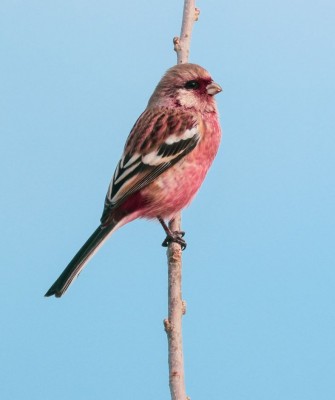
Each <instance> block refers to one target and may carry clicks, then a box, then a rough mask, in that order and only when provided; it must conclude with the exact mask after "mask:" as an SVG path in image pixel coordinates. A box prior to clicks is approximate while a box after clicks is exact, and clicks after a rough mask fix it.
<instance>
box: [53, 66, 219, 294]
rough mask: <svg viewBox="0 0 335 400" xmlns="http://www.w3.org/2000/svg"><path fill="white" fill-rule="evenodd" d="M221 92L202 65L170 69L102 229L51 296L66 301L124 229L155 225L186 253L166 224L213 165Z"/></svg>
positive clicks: (140, 127)
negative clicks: (142, 223) (84, 272)
mask: <svg viewBox="0 0 335 400" xmlns="http://www.w3.org/2000/svg"><path fill="white" fill-rule="evenodd" d="M221 91H222V88H221V86H220V85H219V84H218V83H216V82H214V81H213V79H212V78H211V76H210V74H209V73H208V72H207V71H206V70H205V69H204V68H203V67H201V66H200V65H197V64H192V63H185V64H177V65H175V66H173V67H172V68H170V69H168V70H167V72H166V73H165V74H164V75H163V77H162V78H161V80H160V81H159V83H158V85H157V87H156V88H155V90H154V92H153V94H152V95H151V97H150V99H149V102H148V104H147V107H146V109H145V110H144V112H143V113H142V114H141V115H140V117H139V118H138V119H137V121H136V122H135V124H134V126H133V128H132V129H131V131H130V134H129V136H128V139H127V140H126V143H125V147H124V151H123V154H122V156H121V158H120V160H119V162H118V164H117V166H116V169H115V172H114V175H113V178H112V180H111V183H110V185H109V187H108V190H107V194H106V198H105V202H104V208H103V213H102V216H101V219H100V224H99V226H98V228H97V229H96V230H95V231H94V232H93V234H92V235H91V236H90V237H89V239H88V240H87V241H86V242H85V244H84V245H83V246H82V247H81V249H80V250H79V251H78V252H77V254H76V255H75V256H74V257H73V259H72V260H71V261H70V263H69V264H68V266H67V267H66V268H65V270H64V271H63V272H62V274H61V275H60V276H59V278H58V279H57V280H56V281H55V283H54V284H53V285H52V286H51V287H50V289H49V290H48V291H47V292H46V294H45V296H46V297H49V296H53V295H54V296H55V297H61V296H62V295H63V294H64V293H65V291H66V290H67V289H68V287H69V286H70V284H71V283H72V282H73V280H74V279H75V278H76V277H77V276H78V275H79V274H80V272H81V271H82V270H83V268H84V267H85V266H86V264H87V263H88V261H89V260H90V259H91V257H92V256H93V255H94V254H95V253H96V252H97V251H98V250H99V248H100V247H101V246H102V244H103V243H104V242H105V241H106V240H107V239H108V238H109V237H110V236H111V235H112V234H113V233H114V232H115V231H116V230H117V229H119V228H120V227H121V226H123V225H125V224H127V223H129V222H131V221H133V220H135V219H137V218H145V219H149V220H150V219H157V220H158V221H159V222H160V223H161V225H162V227H163V229H164V231H165V233H166V235H167V236H166V239H165V240H164V242H163V243H162V245H163V246H168V245H169V244H170V243H171V242H177V243H179V244H180V246H181V248H182V249H185V247H186V242H185V240H184V239H183V236H184V232H172V231H171V230H170V229H169V227H168V221H170V220H171V219H173V218H174V216H175V215H176V214H177V213H178V212H179V211H181V210H182V209H184V208H185V207H186V206H188V205H189V204H190V202H191V201H192V199H193V198H194V196H195V195H196V193H197V191H198V189H199V188H200V186H201V184H202V182H203V181H204V179H205V176H206V174H207V172H208V170H209V167H210V166H211V164H212V162H213V160H214V158H215V156H216V154H217V151H218V148H219V145H220V141H221V127H220V122H219V116H218V110H217V105H216V101H215V95H216V94H217V93H219V92H221Z"/></svg>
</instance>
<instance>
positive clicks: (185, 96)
mask: <svg viewBox="0 0 335 400" xmlns="http://www.w3.org/2000/svg"><path fill="white" fill-rule="evenodd" d="M221 91H222V89H221V87H220V85H218V84H217V83H215V82H214V81H213V79H212V78H211V76H210V75H209V73H208V72H207V71H206V70H205V69H204V68H202V67H200V66H199V65H196V64H178V65H175V66H174V67H172V68H170V69H169V70H168V71H167V72H166V74H165V75H164V76H163V78H162V79H161V80H160V82H159V83H158V85H157V87H156V89H155V91H154V93H153V95H152V96H151V98H150V100H149V103H148V107H157V106H162V107H181V108H184V109H190V110H195V111H198V112H212V111H215V110H216V105H215V100H214V96H215V95H216V94H217V93H219V92H221Z"/></svg>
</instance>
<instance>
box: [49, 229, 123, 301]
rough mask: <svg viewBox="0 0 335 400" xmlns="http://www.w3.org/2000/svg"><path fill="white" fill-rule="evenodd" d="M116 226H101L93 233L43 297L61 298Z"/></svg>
mask: <svg viewBox="0 0 335 400" xmlns="http://www.w3.org/2000/svg"><path fill="white" fill-rule="evenodd" d="M115 226H116V224H110V225H108V226H104V227H102V226H101V225H100V226H99V227H98V228H97V229H96V230H95V231H94V232H93V234H92V235H91V236H90V237H89V239H88V240H87V241H86V243H85V244H84V245H83V246H82V248H81V249H80V250H79V251H78V253H77V254H76V255H75V256H74V257H73V259H72V260H71V261H70V263H69V265H68V266H67V267H66V268H65V270H64V271H63V272H62V273H61V275H60V276H59V278H58V279H57V280H56V282H55V283H54V284H53V285H52V286H51V288H50V289H49V290H48V291H47V292H46V294H45V296H46V297H49V296H53V295H55V296H56V297H61V296H62V295H63V294H64V293H65V291H66V290H67V288H68V287H69V286H70V284H71V283H72V281H73V280H74V279H75V278H76V277H77V276H78V275H79V274H80V272H81V271H82V270H83V268H84V267H85V265H86V264H87V262H88V261H89V259H90V258H91V257H92V256H93V255H94V254H95V253H96V251H97V250H98V249H99V247H100V246H101V245H102V244H103V243H104V241H105V240H106V239H107V237H108V236H109V235H110V234H111V233H112V231H113V229H114V228H115Z"/></svg>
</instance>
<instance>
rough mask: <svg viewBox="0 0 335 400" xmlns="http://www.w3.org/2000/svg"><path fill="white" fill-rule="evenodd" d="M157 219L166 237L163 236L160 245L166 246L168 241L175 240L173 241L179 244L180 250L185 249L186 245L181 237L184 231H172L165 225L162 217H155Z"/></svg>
mask: <svg viewBox="0 0 335 400" xmlns="http://www.w3.org/2000/svg"><path fill="white" fill-rule="evenodd" d="M157 219H158V221H159V222H160V223H161V225H162V227H163V229H164V231H165V233H166V238H165V240H164V242H163V243H162V246H163V247H167V246H168V245H169V244H170V243H172V242H175V243H179V244H180V246H181V249H182V250H185V249H186V246H187V244H186V242H185V240H184V239H183V236H184V235H185V232H183V231H180V232H179V231H175V232H172V231H171V229H170V228H169V227H168V226H167V225H166V223H165V221H164V220H163V218H161V217H157Z"/></svg>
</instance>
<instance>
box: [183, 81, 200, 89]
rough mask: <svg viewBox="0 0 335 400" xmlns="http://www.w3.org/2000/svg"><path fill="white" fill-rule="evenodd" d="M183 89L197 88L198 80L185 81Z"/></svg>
mask: <svg viewBox="0 0 335 400" xmlns="http://www.w3.org/2000/svg"><path fill="white" fill-rule="evenodd" d="M184 87H185V89H193V90H194V89H199V82H198V81H188V82H186V83H185V86H184Z"/></svg>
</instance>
